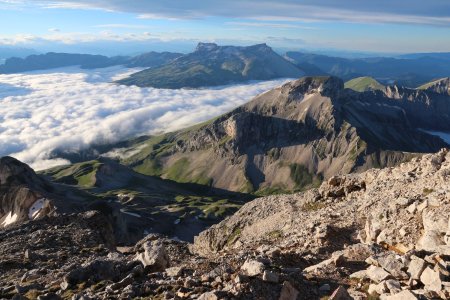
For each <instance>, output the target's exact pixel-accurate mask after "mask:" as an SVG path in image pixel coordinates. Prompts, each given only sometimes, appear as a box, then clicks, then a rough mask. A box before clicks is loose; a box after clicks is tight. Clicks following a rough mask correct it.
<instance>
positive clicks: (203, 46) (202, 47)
mask: <svg viewBox="0 0 450 300" xmlns="http://www.w3.org/2000/svg"><path fill="white" fill-rule="evenodd" d="M217 48H219V45H217V44H216V43H202V42H200V43H198V44H197V47H196V48H195V51H196V52H199V51H212V50H216V49H217Z"/></svg>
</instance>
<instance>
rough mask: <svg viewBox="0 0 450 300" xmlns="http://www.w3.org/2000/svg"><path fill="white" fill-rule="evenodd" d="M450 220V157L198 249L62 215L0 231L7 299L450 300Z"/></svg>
mask: <svg viewBox="0 0 450 300" xmlns="http://www.w3.org/2000/svg"><path fill="white" fill-rule="evenodd" d="M0 199H1V198H0ZM449 216H450V153H448V150H442V151H440V152H439V153H437V154H433V155H431V154H430V155H424V156H422V157H419V158H414V159H413V160H412V161H411V162H408V163H404V164H402V165H400V166H398V167H395V168H386V169H382V170H379V169H372V170H369V171H366V172H364V173H362V174H355V175H345V176H334V177H332V178H330V179H329V180H328V181H327V182H325V183H323V184H322V186H321V187H320V188H318V189H312V190H309V191H307V192H305V193H300V194H294V195H280V196H270V197H265V198H260V199H257V200H254V201H252V202H249V203H248V204H246V205H244V206H243V207H242V208H241V209H240V210H239V211H238V212H237V213H235V214H234V215H233V216H231V217H229V218H227V219H225V220H224V221H222V222H221V223H219V224H217V225H214V226H212V227H211V228H210V229H208V230H206V231H204V232H202V233H201V234H200V235H199V236H198V237H196V239H195V242H194V243H193V244H187V243H184V242H179V241H174V240H170V239H167V238H164V237H162V236H158V235H148V236H147V237H145V238H144V239H143V240H141V241H140V242H138V243H137V244H136V245H134V246H132V247H117V246H116V243H115V235H114V228H113V226H112V225H111V224H110V221H109V220H108V219H107V218H105V217H104V215H103V214H102V213H100V212H98V211H88V212H83V213H72V214H69V213H57V212H54V213H52V214H49V215H46V216H43V217H39V218H36V219H35V220H32V221H25V222H24V223H21V224H12V225H11V226H7V227H5V228H3V229H0V298H1V299H36V298H37V299H60V298H62V299H130V298H134V299H281V300H288V299H334V300H336V299H390V300H394V299H402V300H403V299H449V298H450V230H449V229H450V228H449Z"/></svg>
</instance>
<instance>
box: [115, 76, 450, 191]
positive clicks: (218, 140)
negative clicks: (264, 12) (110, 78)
mask: <svg viewBox="0 0 450 300" xmlns="http://www.w3.org/2000/svg"><path fill="white" fill-rule="evenodd" d="M449 99H450V96H449V95H448V94H443V93H442V94H440V93H437V92H435V91H430V90H425V91H423V90H412V89H407V88H401V87H397V86H392V87H387V88H385V89H384V90H381V91H379V90H372V91H366V92H356V91H353V90H350V89H344V84H343V82H342V80H340V79H338V78H336V77H304V78H301V79H299V80H296V81H292V82H289V83H287V84H285V85H283V86H282V87H279V88H276V89H274V90H271V91H268V92H266V93H264V94H262V95H259V96H257V97H256V98H254V99H253V100H252V101H250V102H249V103H247V104H245V105H243V106H241V107H239V108H237V109H235V110H233V111H232V112H230V113H227V114H225V115H222V116H220V117H219V118H216V119H214V120H213V121H210V122H207V123H204V124H201V125H199V126H195V127H194V128H190V129H186V130H182V131H179V132H175V133H169V134H166V135H164V136H160V137H153V138H151V139H150V140H147V141H146V142H145V143H143V144H139V145H136V149H137V147H139V146H143V145H146V146H145V151H139V150H137V154H135V155H134V156H131V157H129V158H127V159H126V160H124V161H123V163H125V164H127V165H130V166H133V167H134V168H135V170H137V171H138V172H142V173H144V174H152V175H161V176H163V177H165V178H168V179H172V180H175V181H181V182H195V183H200V184H207V185H212V186H214V187H217V188H221V189H227V190H233V191H240V192H258V193H261V194H265V193H273V192H281V191H296V190H304V189H307V188H311V187H317V186H318V185H320V183H321V181H322V180H323V179H328V178H330V177H332V176H334V175H337V174H346V173H351V172H361V171H364V170H367V169H369V168H371V167H385V166H394V165H396V164H398V163H400V162H402V161H405V160H408V159H410V158H412V157H413V156H415V155H416V154H413V153H417V152H436V151H438V150H439V149H440V148H442V147H445V146H446V143H445V142H444V141H443V140H441V139H440V138H438V137H437V136H434V135H431V134H428V133H426V132H425V131H423V129H427V130H429V131H442V132H445V131H449V130H450V125H449V124H450V119H449V115H450V105H449V103H450V101H449ZM436 120H439V122H437V121H436ZM149 145H150V146H149ZM130 150H132V149H130ZM406 152H407V153H406ZM155 166H157V167H155Z"/></svg>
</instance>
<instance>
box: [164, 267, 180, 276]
mask: <svg viewBox="0 0 450 300" xmlns="http://www.w3.org/2000/svg"><path fill="white" fill-rule="evenodd" d="M181 272H183V267H172V268H167V269H166V273H167V276H170V277H175V276H180V274H181Z"/></svg>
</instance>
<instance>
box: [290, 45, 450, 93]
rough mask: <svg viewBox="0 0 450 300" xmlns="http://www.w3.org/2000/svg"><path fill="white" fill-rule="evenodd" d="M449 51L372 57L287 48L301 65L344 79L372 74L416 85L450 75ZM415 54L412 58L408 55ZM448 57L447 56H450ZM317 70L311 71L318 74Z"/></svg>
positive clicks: (382, 81)
mask: <svg viewBox="0 0 450 300" xmlns="http://www.w3.org/2000/svg"><path fill="white" fill-rule="evenodd" d="M447 56H448V54H447V55H446V54H439V53H435V54H429V55H420V54H411V55H409V56H405V58H392V57H372V58H358V59H348V58H340V57H331V56H326V55H317V54H311V53H302V52H287V53H286V57H287V58H288V59H289V60H291V61H292V62H294V63H295V64H297V65H298V66H304V65H305V64H306V65H310V66H315V67H317V68H318V69H319V70H321V71H323V72H324V73H327V74H330V75H333V76H338V77H341V78H343V79H344V80H350V79H353V78H357V77H363V76H370V77H373V78H375V79H376V80H378V81H380V82H381V83H391V84H392V83H396V84H400V85H405V86H410V87H416V86H418V85H421V84H423V83H425V82H428V81H431V80H433V79H437V78H442V77H447V76H449V75H450V60H448V57H447ZM407 57H411V58H407ZM446 57H447V58H446ZM316 73H317V70H315V71H314V72H313V73H312V74H310V75H317V74H316Z"/></svg>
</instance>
